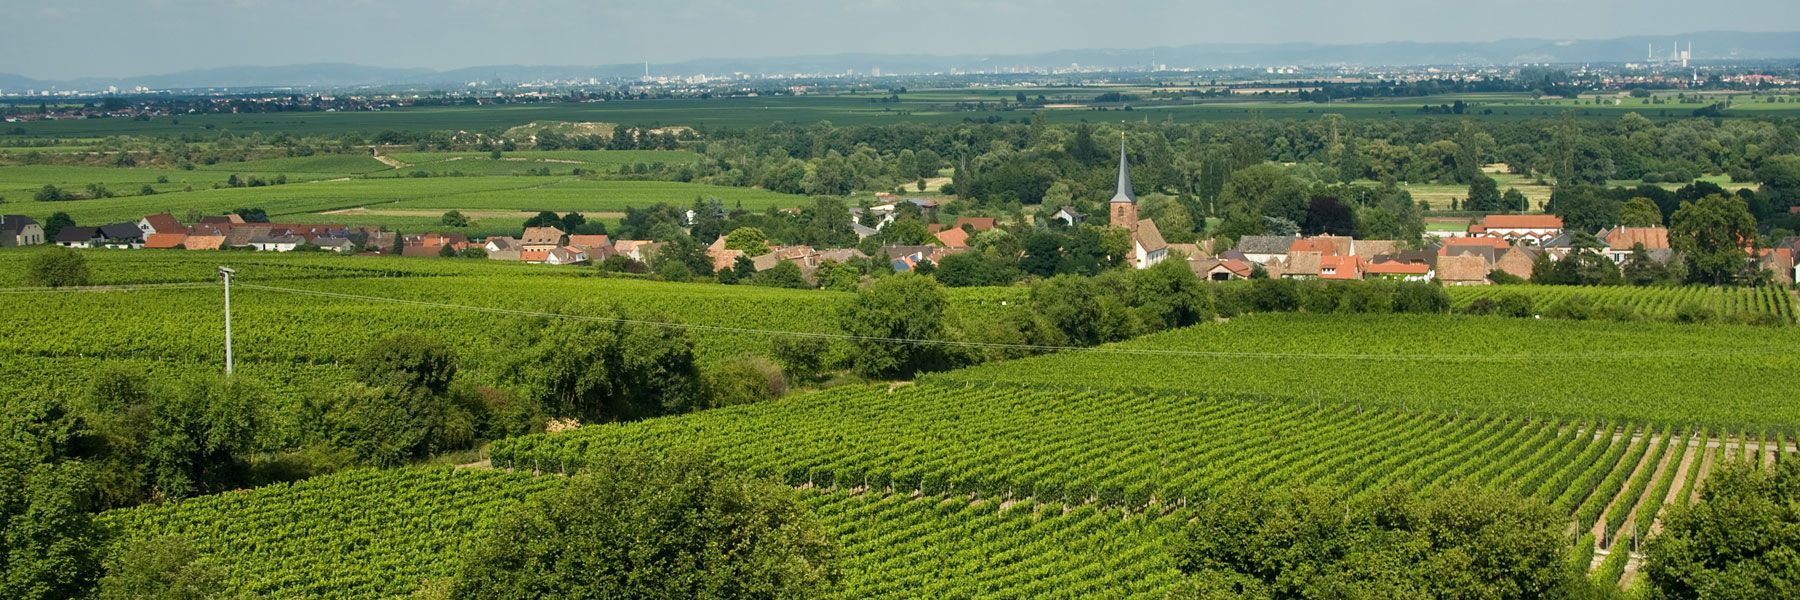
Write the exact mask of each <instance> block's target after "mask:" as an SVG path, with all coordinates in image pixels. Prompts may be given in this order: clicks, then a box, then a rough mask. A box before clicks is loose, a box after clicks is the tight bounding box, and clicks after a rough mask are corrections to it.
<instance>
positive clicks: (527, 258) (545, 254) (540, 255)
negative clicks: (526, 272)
mask: <svg viewBox="0 0 1800 600" xmlns="http://www.w3.org/2000/svg"><path fill="white" fill-rule="evenodd" d="M549 257H550V251H549V250H520V251H519V261H520V262H528V263H533V264H535V263H541V262H544V260H546V259H548V258H549Z"/></svg>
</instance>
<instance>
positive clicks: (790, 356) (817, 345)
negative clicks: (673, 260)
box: [722, 269, 831, 381]
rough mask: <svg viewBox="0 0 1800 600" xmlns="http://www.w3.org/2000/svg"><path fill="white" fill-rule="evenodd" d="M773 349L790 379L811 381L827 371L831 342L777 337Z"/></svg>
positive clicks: (822, 339)
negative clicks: (827, 358)
mask: <svg viewBox="0 0 1800 600" xmlns="http://www.w3.org/2000/svg"><path fill="white" fill-rule="evenodd" d="M729 271H730V270H729V269H727V270H726V271H722V272H729ZM771 351H772V352H773V353H774V355H775V362H777V363H780V364H781V369H782V371H783V372H785V373H787V376H788V378H789V379H792V380H794V381H811V380H812V379H814V378H817V377H818V376H819V374H820V373H823V372H824V371H825V366H826V357H827V356H828V353H829V352H830V351H831V342H828V341H826V340H825V339H824V338H816V337H777V338H775V342H774V344H773V346H772V350H771Z"/></svg>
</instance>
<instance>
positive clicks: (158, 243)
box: [144, 232, 187, 250]
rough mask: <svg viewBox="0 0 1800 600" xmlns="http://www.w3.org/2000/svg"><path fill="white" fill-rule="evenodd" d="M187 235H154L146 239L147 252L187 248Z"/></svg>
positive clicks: (145, 247) (183, 233)
mask: <svg viewBox="0 0 1800 600" xmlns="http://www.w3.org/2000/svg"><path fill="white" fill-rule="evenodd" d="M186 243H187V233H185V232H181V233H152V234H150V235H148V236H145V237H144V249H145V250H173V249H176V248H182V247H185V244H186Z"/></svg>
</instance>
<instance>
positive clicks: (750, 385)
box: [703, 356, 787, 408]
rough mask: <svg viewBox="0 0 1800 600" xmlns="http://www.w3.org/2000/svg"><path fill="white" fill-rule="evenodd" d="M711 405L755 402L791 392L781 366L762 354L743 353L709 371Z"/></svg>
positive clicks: (708, 381) (707, 379) (706, 374)
mask: <svg viewBox="0 0 1800 600" xmlns="http://www.w3.org/2000/svg"><path fill="white" fill-rule="evenodd" d="M703 379H704V380H705V382H706V392H707V397H708V405H709V406H710V407H713V408H717V407H720V406H732V405H737V404H754V403H757V402H762V401H764V400H774V399H776V398H780V397H782V396H784V395H786V394H787V377H786V376H784V375H782V372H781V367H780V366H779V365H776V364H775V363H774V362H773V361H770V360H769V359H767V358H763V357H761V356H740V357H738V358H735V359H732V360H729V361H726V362H724V363H721V364H719V365H717V366H714V367H713V368H711V369H709V370H707V371H706V373H705V376H704V377H703Z"/></svg>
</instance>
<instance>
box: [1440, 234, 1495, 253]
mask: <svg viewBox="0 0 1800 600" xmlns="http://www.w3.org/2000/svg"><path fill="white" fill-rule="evenodd" d="M1511 247H1512V244H1509V243H1507V241H1506V240H1504V239H1501V238H1497V237H1485V236H1480V237H1453V238H1445V239H1444V241H1443V245H1441V246H1439V247H1438V256H1450V255H1452V254H1454V253H1455V252H1456V251H1458V250H1460V249H1465V248H1486V249H1488V250H1489V251H1490V252H1493V253H1498V252H1499V251H1501V250H1505V249H1507V248H1511Z"/></svg>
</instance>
